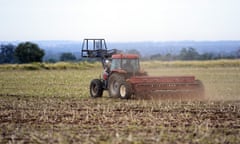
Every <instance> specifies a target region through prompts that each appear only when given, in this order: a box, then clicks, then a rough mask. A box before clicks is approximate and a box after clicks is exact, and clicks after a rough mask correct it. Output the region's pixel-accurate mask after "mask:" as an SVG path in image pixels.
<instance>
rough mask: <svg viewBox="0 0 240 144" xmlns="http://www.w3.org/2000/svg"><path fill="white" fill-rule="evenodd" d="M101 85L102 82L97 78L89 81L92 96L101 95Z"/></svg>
mask: <svg viewBox="0 0 240 144" xmlns="http://www.w3.org/2000/svg"><path fill="white" fill-rule="evenodd" d="M102 94H103V86H102V82H101V80H99V79H94V80H92V81H91V83H90V95H91V97H93V98H97V97H102Z"/></svg>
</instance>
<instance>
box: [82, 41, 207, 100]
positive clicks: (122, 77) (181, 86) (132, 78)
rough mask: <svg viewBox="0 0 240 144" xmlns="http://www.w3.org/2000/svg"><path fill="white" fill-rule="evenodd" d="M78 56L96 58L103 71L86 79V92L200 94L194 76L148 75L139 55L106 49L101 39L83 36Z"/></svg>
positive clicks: (118, 95) (199, 84)
mask: <svg viewBox="0 0 240 144" xmlns="http://www.w3.org/2000/svg"><path fill="white" fill-rule="evenodd" d="M82 57H83V58H84V57H85V58H94V59H100V61H101V62H102V67H103V73H102V76H101V77H100V78H99V79H93V80H92V81H91V83H90V96H91V97H93V98H97V97H102V95H103V91H104V90H106V91H108V93H109V96H110V97H115V98H121V99H129V98H132V97H133V96H134V97H138V96H140V95H141V96H143V95H144V97H152V96H154V95H155V94H156V93H158V94H163V93H164V94H165V93H166V92H167V93H168V94H169V93H171V94H172V95H173V96H175V95H178V94H179V93H184V94H183V95H189V94H191V95H195V96H196V95H197V97H198V98H202V97H203V95H204V87H203V84H202V82H201V81H200V80H195V77H194V76H157V77H156V76H148V74H147V72H145V71H143V70H141V68H140V63H139V56H138V55H136V54H123V53H121V52H120V51H118V50H117V49H111V50H108V49H107V45H106V42H105V39H84V40H83V44H82Z"/></svg>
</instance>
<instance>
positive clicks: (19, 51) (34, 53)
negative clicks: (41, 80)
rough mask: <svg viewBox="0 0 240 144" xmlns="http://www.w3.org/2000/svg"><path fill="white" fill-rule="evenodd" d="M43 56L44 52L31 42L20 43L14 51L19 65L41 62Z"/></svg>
mask: <svg viewBox="0 0 240 144" xmlns="http://www.w3.org/2000/svg"><path fill="white" fill-rule="evenodd" d="M44 54H45V53H44V50H42V49H40V48H39V46H38V45H37V44H35V43H31V42H24V43H20V44H19V45H18V46H17V48H16V50H15V56H16V58H17V60H18V62H19V63H30V62H42V58H43V56H44Z"/></svg>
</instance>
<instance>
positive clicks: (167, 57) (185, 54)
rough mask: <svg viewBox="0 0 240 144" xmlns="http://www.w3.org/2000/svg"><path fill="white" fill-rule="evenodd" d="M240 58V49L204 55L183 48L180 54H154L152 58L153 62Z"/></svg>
mask: <svg viewBox="0 0 240 144" xmlns="http://www.w3.org/2000/svg"><path fill="white" fill-rule="evenodd" d="M239 58H240V48H239V49H238V50H237V51H236V52H233V53H230V54H227V53H219V54H217V53H203V54H200V53H199V52H198V51H197V50H196V49H194V48H192V47H189V48H182V49H181V51H180V53H179V54H171V53H167V54H164V55H162V54H154V55H151V56H150V59H151V60H162V61H172V60H217V59H239Z"/></svg>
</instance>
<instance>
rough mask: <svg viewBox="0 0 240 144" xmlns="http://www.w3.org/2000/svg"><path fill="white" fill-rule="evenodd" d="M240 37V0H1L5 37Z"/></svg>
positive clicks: (2, 36) (0, 22)
mask: <svg viewBox="0 0 240 144" xmlns="http://www.w3.org/2000/svg"><path fill="white" fill-rule="evenodd" d="M85 37H101V38H106V39H107V40H108V41H169V40H240V0H0V40H7V41H8V40H20V41H26V40H80V41H81V40H82V39H83V38H85Z"/></svg>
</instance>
